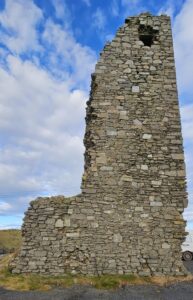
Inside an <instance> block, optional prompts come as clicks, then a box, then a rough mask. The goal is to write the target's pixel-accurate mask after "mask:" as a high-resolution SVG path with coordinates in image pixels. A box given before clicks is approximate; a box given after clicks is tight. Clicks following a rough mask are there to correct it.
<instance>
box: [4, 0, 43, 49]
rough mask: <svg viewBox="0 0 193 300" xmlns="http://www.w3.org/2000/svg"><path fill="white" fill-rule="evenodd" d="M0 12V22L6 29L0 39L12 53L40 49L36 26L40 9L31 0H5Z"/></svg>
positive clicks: (40, 17) (40, 18) (40, 12)
mask: <svg viewBox="0 0 193 300" xmlns="http://www.w3.org/2000/svg"><path fill="white" fill-rule="evenodd" d="M5 3H6V6H5V10H3V11H2V12H1V13H0V24H1V25H2V26H3V27H4V28H5V29H6V33H5V32H4V33H1V37H0V41H1V42H2V43H3V44H5V45H6V47H8V48H9V49H10V51H12V52H14V53H22V52H25V51H29V50H40V45H39V41H38V35H37V31H36V26H37V25H38V23H39V22H40V21H41V20H42V18H43V15H42V11H41V10H40V9H39V8H38V7H37V6H36V5H35V4H34V3H33V1H31V0H28V1H26V0H6V2H5Z"/></svg>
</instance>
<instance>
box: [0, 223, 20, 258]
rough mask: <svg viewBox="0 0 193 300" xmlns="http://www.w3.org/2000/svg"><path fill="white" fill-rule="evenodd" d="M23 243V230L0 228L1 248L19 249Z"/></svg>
mask: <svg viewBox="0 0 193 300" xmlns="http://www.w3.org/2000/svg"><path fill="white" fill-rule="evenodd" d="M20 245H21V230H17V229H10V230H0V248H2V249H5V250H7V251H8V252H9V251H11V250H12V249H18V248H19V247H20Z"/></svg>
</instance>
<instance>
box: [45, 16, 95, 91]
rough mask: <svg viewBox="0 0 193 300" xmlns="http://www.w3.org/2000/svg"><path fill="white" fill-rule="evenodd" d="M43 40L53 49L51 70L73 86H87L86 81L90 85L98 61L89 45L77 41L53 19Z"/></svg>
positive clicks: (47, 24)
mask: <svg viewBox="0 0 193 300" xmlns="http://www.w3.org/2000/svg"><path fill="white" fill-rule="evenodd" d="M43 40H44V43H45V44H46V45H47V46H48V48H50V49H51V52H50V53H48V62H49V69H50V71H52V72H54V75H57V76H59V75H60V76H61V77H62V78H63V79H65V80H69V81H70V82H71V85H72V87H74V86H75V85H77V84H79V86H81V84H83V88H85V83H86V86H87V87H88V82H90V76H89V75H90V73H91V72H92V70H93V69H94V65H95V61H96V56H95V53H94V52H93V51H92V50H91V49H90V48H88V47H87V46H82V45H80V44H79V43H77V42H76V41H75V39H74V37H73V35H72V33H71V32H69V31H68V30H64V29H63V28H62V27H61V26H60V25H58V24H55V23H53V21H51V20H48V21H47V22H46V25H45V31H44V33H43ZM69 69H70V72H69ZM64 70H65V71H64Z"/></svg>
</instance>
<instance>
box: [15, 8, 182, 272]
mask: <svg viewBox="0 0 193 300" xmlns="http://www.w3.org/2000/svg"><path fill="white" fill-rule="evenodd" d="M84 144H85V148H86V150H85V168H84V174H83V178H82V194H81V195H78V196H76V197H72V198H68V199H66V198H64V197H51V198H49V199H39V200H36V201H33V202H32V203H31V208H30V209H29V211H28V212H27V215H26V218H25V222H24V225H23V236H24V238H23V248H22V250H21V252H20V254H19V256H18V257H17V258H16V259H15V261H14V262H13V272H15V273H20V272H36V273H37V272H39V273H46V274H60V273H65V272H72V273H83V274H91V275H98V274H105V273H109V274H117V273H118V274H129V273H132V274H139V275H163V274H164V275H182V274H184V273H186V271H185V269H184V267H183V264H182V261H181V243H182V242H183V240H184V237H185V221H184V220H183V217H182V213H183V211H184V207H186V206H187V194H186V183H185V166H184V154H183V145H182V134H181V125H180V115H179V104H178V95H177V88H176V74H175V65H174V53H173V43H172V33H171V25H170V18H169V17H167V16H151V15H150V14H148V13H144V14H141V15H139V16H137V17H130V18H127V19H126V20H125V25H124V26H122V27H121V28H120V29H119V30H118V31H117V33H116V36H115V38H114V39H113V41H112V42H111V43H107V45H106V46H105V47H104V50H103V51H102V53H101V56H100V59H99V61H98V63H97V65H96V69H95V72H94V73H93V74H92V83H91V92H90V98H89V101H88V106H87V112H86V133H85V138H84ZM31 228H32V229H31ZM37 253H38V254H37Z"/></svg>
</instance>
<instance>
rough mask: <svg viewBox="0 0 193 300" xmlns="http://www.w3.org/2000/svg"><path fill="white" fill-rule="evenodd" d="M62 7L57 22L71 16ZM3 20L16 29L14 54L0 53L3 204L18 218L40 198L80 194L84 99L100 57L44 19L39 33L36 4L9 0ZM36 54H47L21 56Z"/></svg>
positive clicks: (8, 39) (8, 38)
mask: <svg viewBox="0 0 193 300" xmlns="http://www.w3.org/2000/svg"><path fill="white" fill-rule="evenodd" d="M61 3H62V2H59V1H58V2H57V3H55V5H56V6H55V9H56V14H57V17H58V18H59V17H62V14H64V13H66V11H64V10H63V11H62V10H61V8H60V6H59V4H61ZM59 8H60V10H59ZM29 14H31V15H30V16H29ZM19 17H20V20H19V21H18V24H17V22H16V19H17V18H19ZM0 18H1V19H0V20H1V22H2V24H3V26H4V29H6V30H10V32H11V33H10V34H9V35H5V34H4V35H3V39H2V42H3V43H4V45H5V46H6V47H8V48H9V49H10V50H11V51H12V54H9V52H8V51H6V50H4V48H2V50H1V54H2V56H1V61H2V64H1V67H0V90H1V93H0V135H1V145H0V191H1V192H0V201H2V202H3V203H5V202H6V201H7V203H10V207H8V206H6V207H7V211H6V213H8V211H11V212H12V213H13V212H21V211H23V209H26V206H27V203H28V202H29V200H30V199H33V198H35V197H36V196H38V195H52V194H64V195H66V196H68V195H73V194H76V193H77V192H79V191H80V182H81V175H82V171H83V152H84V147H83V133H84V115H85V102H86V100H87V98H88V83H90V73H91V72H92V70H93V68H94V65H95V60H96V55H95V53H94V52H93V51H92V50H91V49H90V48H89V47H86V46H83V45H81V44H80V43H78V42H77V41H76V40H75V38H74V36H73V32H72V31H71V30H70V28H69V27H68V26H63V25H59V24H55V23H54V22H53V21H52V20H47V21H45V20H44V24H43V27H42V30H41V31H38V29H37V28H36V25H37V24H38V22H39V21H40V20H41V19H42V12H41V10H40V9H39V8H38V7H37V6H35V4H34V3H33V2H32V1H31V0H29V1H24V0H16V1H11V0H8V1H7V3H6V7H5V10H4V11H2V12H1V15H0ZM9 19H11V20H9ZM20 21H21V22H23V23H22V25H23V27H24V28H22V26H21V24H20ZM26 23H27V24H26ZM67 23H68V22H67ZM12 29H14V32H13V34H12ZM32 50H38V51H39V50H40V51H39V52H34V54H33V55H32V57H31V60H29V59H25V60H23V59H22V58H21V57H20V56H19V55H18V54H22V53H23V52H24V51H29V52H30V51H32ZM42 57H43V60H44V63H43V65H41V59H42ZM4 199H6V200H4ZM4 207H5V206H4ZM4 214H5V211H4Z"/></svg>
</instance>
